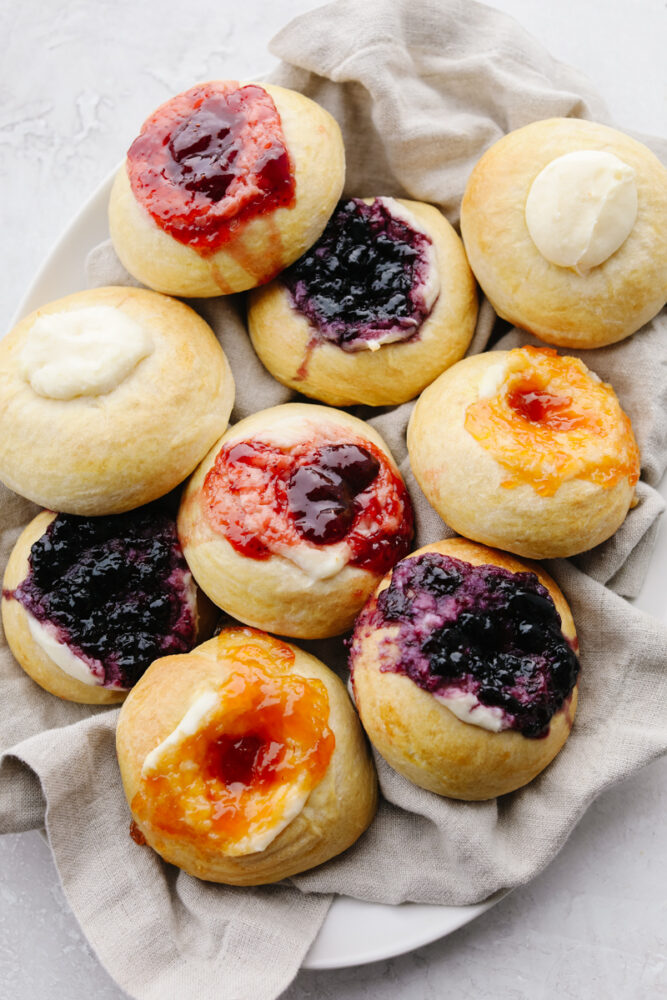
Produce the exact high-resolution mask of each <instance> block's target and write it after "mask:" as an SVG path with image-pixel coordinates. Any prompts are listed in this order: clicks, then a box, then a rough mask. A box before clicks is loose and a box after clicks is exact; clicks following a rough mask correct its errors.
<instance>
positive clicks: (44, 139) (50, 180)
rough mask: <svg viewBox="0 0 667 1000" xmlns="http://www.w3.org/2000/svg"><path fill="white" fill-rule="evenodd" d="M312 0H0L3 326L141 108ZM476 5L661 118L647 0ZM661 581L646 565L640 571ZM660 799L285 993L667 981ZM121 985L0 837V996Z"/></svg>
mask: <svg viewBox="0 0 667 1000" xmlns="http://www.w3.org/2000/svg"><path fill="white" fill-rule="evenodd" d="M317 5H318V4H317V3H315V2H312V0H281V3H280V4H277V3H273V2H271V0H248V2H247V3H245V4H242V3H229V2H227V0H223V2H220V0H219V2H216V3H213V2H211V0H200V3H199V4H198V5H197V6H196V7H194V6H193V5H188V4H185V5H184V4H182V3H177V2H176V0H143V2H141V3H137V2H136V0H132V2H130V0H114V2H109V0H95V2H89V3H85V2H84V0H59V2H57V0H23V2H22V3H20V4H19V3H18V2H14V3H6V4H3V5H2V6H1V7H0V30H1V31H2V38H3V41H4V45H3V62H2V68H1V69H0V81H1V83H0V176H1V178H2V185H3V191H4V197H3V199H2V203H1V204H0V221H1V223H2V233H3V239H4V254H3V264H4V266H3V268H2V271H1V272H0V287H1V288H2V292H3V295H2V297H1V298H0V310H1V312H2V316H1V318H2V324H3V327H6V326H7V324H8V322H9V319H10V316H11V314H12V313H13V311H14V309H15V307H16V305H17V304H18V301H19V299H20V297H21V296H22V294H23V292H24V291H25V289H26V288H27V286H28V284H29V282H30V280H31V277H32V275H33V273H34V271H35V270H36V269H37V267H38V266H39V264H40V262H41V260H42V259H43V257H44V255H45V254H46V252H47V251H48V249H49V248H50V246H51V245H52V243H53V242H54V241H55V239H56V238H57V236H58V235H59V233H60V232H61V231H62V229H63V228H64V226H65V225H66V223H67V222H68V220H69V219H70V218H71V217H72V216H73V215H74V214H75V212H76V211H77V210H78V208H79V207H80V205H81V203H82V201H83V200H84V199H85V198H86V197H87V196H88V194H90V193H91V192H92V191H93V190H94V188H95V187H96V186H97V184H98V183H99V181H100V180H101V179H102V178H103V177H104V176H105V175H106V174H107V173H108V172H109V171H110V170H111V169H112V167H113V166H114V164H116V163H117V162H118V161H119V160H120V159H121V157H122V155H123V152H124V150H125V149H126V148H127V146H128V144H129V142H130V141H131V140H132V139H133V138H134V135H135V134H136V129H137V126H138V125H139V124H140V123H141V121H143V119H144V117H145V116H146V114H147V113H148V112H150V111H151V110H152V109H153V108H154V107H155V106H156V105H157V104H158V103H160V102H161V101H162V100H165V99H166V98H167V97H169V96H170V95H171V94H172V93H175V92H177V91H178V90H181V89H183V88H185V87H186V86H188V85H190V84H191V83H193V82H195V81H197V80H201V79H205V78H212V77H216V76H218V77H240V78H244V77H248V76H252V75H254V74H257V73H259V72H261V71H263V70H265V69H267V68H269V67H270V66H271V64H272V59H271V57H270V56H268V54H267V52H266V44H267V42H268V40H269V39H270V37H271V36H272V35H273V34H274V33H275V31H276V30H277V29H278V28H279V27H281V26H282V25H283V24H284V23H286V22H287V21H288V20H289V19H290V18H291V17H292V16H294V15H296V14H298V13H300V12H302V11H305V10H308V9H310V8H313V7H316V6H317ZM494 5H495V6H497V7H498V8H500V9H502V10H506V11H508V12H510V13H512V14H514V15H515V16H516V17H517V18H518V19H519V20H520V21H522V23H523V24H524V26H525V27H526V28H528V29H529V30H530V31H532V33H533V34H534V35H536V36H537V37H538V38H539V39H540V40H541V41H543V42H544V44H546V45H547V46H548V47H549V49H550V50H551V52H552V53H553V55H555V56H557V57H558V58H561V59H563V60H565V61H567V62H569V63H571V64H572V65H574V66H576V67H577V68H579V69H580V70H582V71H584V72H585V73H586V74H587V75H588V76H589V77H590V78H591V79H592V80H593V81H594V83H595V84H596V85H597V86H598V88H599V90H600V91H601V93H602V94H603V95H604V97H605V98H606V100H607V102H608V105H609V107H610V110H611V113H612V116H613V118H614V120H615V122H616V123H617V124H618V125H620V126H621V127H625V128H627V129H631V130H637V131H645V132H659V131H663V132H664V127H665V122H666V121H667V69H666V68H665V60H664V41H665V34H666V28H667V15H666V11H665V5H664V2H663V0H634V2H632V3H631V2H629V0H625V2H624V3H619V4H615V5H612V4H609V3H608V2H607V0H562V2H561V3H558V4H542V3H539V2H538V0H497V2H496V3H495V4H494ZM660 577H661V575H660V574H657V573H656V574H654V579H655V580H656V584H657V582H658V580H660ZM663 580H664V576H662V580H661V582H662V581H663ZM661 606H662V605H661ZM666 812H667V761H664V760H663V761H661V762H659V763H657V764H654V765H652V766H651V767H649V768H646V769H645V770H644V771H643V772H642V773H641V774H639V775H637V776H636V777H635V778H633V779H632V780H631V781H628V782H626V783H625V784H623V785H621V786H618V787H616V788H613V789H611V790H610V791H608V792H607V793H606V794H605V795H603V796H602V797H601V798H600V799H599V800H598V801H597V802H596V803H595V804H594V805H593V807H592V808H591V809H590V810H589V812H588V813H587V814H586V816H585V817H584V819H583V820H582V822H581V823H580V825H579V826H578V827H577V829H576V830H575V832H574V833H573V835H572V837H571V838H570V841H569V842H568V844H567V845H566V847H565V849H564V850H563V851H562V852H561V854H560V855H559V857H558V858H556V859H555V861H554V862H553V863H552V865H551V866H550V867H549V869H548V870H547V871H546V872H545V873H543V874H542V875H541V876H540V877H539V878H537V879H536V880H535V881H534V882H533V883H531V885H529V886H527V887H525V888H523V889H520V890H517V891H516V892H514V893H513V894H512V895H510V896H509V897H507V898H506V899H505V900H503V901H502V902H501V903H500V904H499V905H498V906H496V907H495V908H494V909H493V910H491V911H490V912H488V913H486V914H485V915H484V916H483V917H481V918H479V919H478V920H477V921H475V922H474V923H472V924H470V925H469V926H467V927H465V928H463V929H462V930H460V931H458V932H457V933H455V934H453V935H451V936H450V937H449V938H446V939H445V940H443V941H440V942H436V943H435V944H432V945H429V946H428V947H426V948H422V949H420V950H419V951H416V952H413V953H412V954H410V955H406V956H403V957H401V958H397V959H392V960H390V961H387V962H378V963H375V964H373V965H370V966H366V967H363V968H358V969H348V970H342V971H338V972H302V973H301V974H300V975H299V977H298V978H297V980H296V982H295V983H294V984H293V986H292V987H291V988H290V990H289V991H288V992H287V994H286V995H285V996H286V998H287V1000H306V998H310V997H318V998H322V1000H326V998H328V997H332V998H333V997H335V998H337V1000H371V998H378V997H382V998H383V1000H399V998H400V1000H403V998H405V997H422V998H424V1000H436V998H438V1000H440V998H443V997H449V996H452V997H457V998H468V997H470V998H472V997H474V998H476V1000H487V998H488V1000H491V998H493V1000H519V998H524V997H526V998H528V997H530V998H531V1000H547V998H548V1000H551V998H556V997H558V998H561V997H564V998H577V1000H580V998H588V997H591V998H593V997H595V998H597V997H604V998H605V1000H635V998H636V1000H645V998H654V997H663V996H665V997H667V919H666V917H667V913H666V910H665V903H664V899H665V897H666V895H667V893H666V892H665V890H666V889H667V876H666V875H665V872H666V871H667V836H666V834H665V825H664V817H665V815H666ZM123 996H124V994H123V993H122V992H121V991H120V990H119V989H118V988H117V987H116V986H115V985H114V984H113V982H111V980H110V979H109V977H108V975H107V974H106V973H105V972H104V970H103V969H101V968H100V966H99V964H98V963H97V961H96V959H95V958H94V956H93V955H92V954H91V953H90V950H89V949H88V947H87V945H86V943H85V941H84V940H83V938H82V936H81V933H80V931H79V930H78V928H77V925H76V922H75V920H74V918H73V917H72V915H71V914H70V912H69V910H68V907H67V904H66V902H65V901H64V899H63V896H62V892H61V890H60V887H59V885H58V880H57V876H56V874H55V871H54V868H53V864H52V862H51V859H50V855H49V851H48V848H47V846H46V844H45V843H44V842H43V841H42V839H41V838H40V837H39V836H38V835H37V834H26V835H24V836H20V837H13V836H12V837H5V838H2V839H0V1000H34V998H36V997H39V998H40V1000H84V998H85V1000H89V998H90V997H94V998H95V1000H120V998H122V997H123ZM165 1000H169V998H165Z"/></svg>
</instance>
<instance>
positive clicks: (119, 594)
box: [4, 505, 196, 688]
mask: <svg viewBox="0 0 667 1000" xmlns="http://www.w3.org/2000/svg"><path fill="white" fill-rule="evenodd" d="M29 563H30V572H29V573H28V576H27V577H26V578H25V580H24V581H23V582H22V583H21V584H20V586H19V587H17V588H16V590H14V591H10V592H6V593H4V596H5V597H11V598H15V599H16V600H17V601H20V602H21V604H23V606H24V607H25V608H26V609H27V610H28V611H29V612H30V613H31V614H32V615H33V616H34V617H35V618H36V619H37V620H38V621H39V622H41V623H42V624H50V625H52V626H55V627H56V630H57V638H58V640H59V641H60V642H63V643H66V644H67V645H68V646H69V648H70V650H71V651H72V652H73V653H74V654H75V655H77V656H79V657H81V658H82V659H83V660H85V661H86V663H88V665H89V666H90V669H91V671H92V672H93V673H94V674H95V676H96V677H97V678H98V680H99V682H100V683H101V684H102V685H104V686H106V687H122V688H129V687H132V685H133V684H135V683H136V682H137V681H138V680H139V678H140V677H141V675H142V674H143V673H144V671H145V670H146V668H147V667H148V666H149V665H150V664H151V662H152V661H153V660H155V659H157V657H159V656H166V655H168V654H171V653H184V652H187V651H188V650H189V649H191V648H192V646H193V645H194V643H195V635H196V623H195V620H194V616H193V611H192V609H191V607H190V604H189V602H188V599H187V591H186V586H187V581H188V580H189V578H190V577H189V571H188V568H187V565H186V563H185V559H184V557H183V553H182V551H181V548H180V546H179V543H178V539H177V537H176V525H175V523H174V520H173V518H172V517H170V516H169V515H168V514H166V513H165V512H164V511H163V510H161V509H159V508H157V507H156V506H155V505H152V506H150V507H143V508H140V509H139V510H135V511H131V512H130V513H127V514H118V515H114V516H111V517H97V518H87V517H75V516H74V515H71V514H58V516H57V517H56V518H55V520H54V521H52V522H51V524H50V525H49V527H48V528H47V529H46V531H45V533H44V534H43V535H42V537H41V538H39V539H38V540H37V541H36V542H35V543H34V545H33V546H32V549H31V553H30V559H29Z"/></svg>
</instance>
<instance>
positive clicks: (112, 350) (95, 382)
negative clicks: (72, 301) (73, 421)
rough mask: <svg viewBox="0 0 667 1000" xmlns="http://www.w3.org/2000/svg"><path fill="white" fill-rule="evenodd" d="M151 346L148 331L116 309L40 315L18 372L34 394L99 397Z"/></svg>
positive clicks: (66, 397) (110, 388) (120, 380)
mask: <svg viewBox="0 0 667 1000" xmlns="http://www.w3.org/2000/svg"><path fill="white" fill-rule="evenodd" d="M153 349H154V345H153V338H152V337H151V334H150V333H149V331H148V330H146V329H145V328H144V327H143V326H141V324H139V323H137V322H136V321H135V320H133V319H131V318H130V317H129V316H126V315H125V314H124V313H122V312H121V311H120V310H119V309H114V308H112V307H111V306H91V307H89V308H86V309H73V310H70V311H67V312H57V313H45V314H43V315H41V316H38V317H37V319H36V320H35V322H34V323H33V325H32V326H31V327H30V329H29V331H28V333H27V336H26V341H25V344H24V346H23V349H22V351H21V354H20V356H19V371H20V374H21V376H22V377H23V378H24V379H25V380H26V381H27V382H28V383H29V384H30V386H31V388H32V389H33V390H34V392H36V393H37V394H38V395H39V396H45V397H47V398H48V399H74V398H75V397H77V396H100V395H104V394H105V393H108V392H110V391H111V390H112V389H115V388H116V387H117V386H119V385H120V384H121V383H122V382H123V381H124V380H125V379H126V378H127V377H128V375H130V373H131V372H132V371H134V369H135V368H136V366H137V365H138V363H139V362H140V361H141V360H142V359H143V358H145V357H147V356H148V355H149V354H151V352H152V351H153Z"/></svg>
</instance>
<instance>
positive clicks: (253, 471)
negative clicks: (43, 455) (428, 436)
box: [178, 403, 413, 639]
mask: <svg viewBox="0 0 667 1000" xmlns="http://www.w3.org/2000/svg"><path fill="white" fill-rule="evenodd" d="M412 532H413V515H412V507H411V504H410V499H409V497H408V493H407V490H406V488H405V485H404V483H403V480H402V479H401V476H400V473H399V471H398V469H397V467H396V464H395V462H394V460H393V458H392V456H391V454H390V452H389V450H388V448H387V446H386V444H385V443H384V441H383V440H382V438H381V437H380V435H379V434H378V433H377V432H376V431H374V430H373V428H372V427H370V425H368V424H366V423H365V422H364V421H362V420H359V419H357V418H356V417H352V416H350V415H349V414H347V413H344V412H342V411H339V410H334V409H331V408H329V407H323V406H315V405H310V404H303V403H288V404H286V405H284V406H277V407H273V408H272V409H269V410H262V411H260V412H259V413H255V414H253V415H252V416H250V417H247V418H246V419H245V420H242V421H240V422H239V423H238V424H236V425H235V426H234V427H233V428H231V429H230V430H229V431H228V433H227V434H225V435H224V437H223V438H222V439H221V440H220V441H219V442H218V443H217V444H216V445H215V446H214V447H213V449H212V450H211V452H210V453H209V455H208V456H207V457H206V458H205V459H204V461H203V462H202V463H201V465H200V467H199V468H198V469H197V471H196V472H195V473H194V475H193V476H192V478H191V479H190V481H189V483H188V485H187V487H186V489H185V492H184V495H183V499H182V501H181V508H180V511H179V516H178V533H179V538H180V540H181V544H182V546H183V551H184V553H185V558H186V559H187V561H188V564H189V566H190V568H191V570H192V573H193V575H194V577H195V579H196V580H197V583H198V584H199V586H200V587H201V588H202V589H203V590H204V592H205V593H206V594H207V595H208V596H209V597H210V599H211V600H212V601H213V602H214V603H215V604H217V605H218V606H219V607H220V608H222V609H223V610H225V611H226V612H228V613H229V614H230V615H233V616H234V618H237V619H239V620H240V621H242V622H244V623H246V624H248V625H254V626H256V627H257V628H262V629H266V630H267V631H271V632H276V633H278V634H279V635H288V636H294V637H301V638H308V639H317V638H325V637H326V636H332V635H338V634H339V633H341V632H344V631H345V630H346V629H348V628H350V627H351V625H352V622H353V621H354V617H355V615H356V614H357V612H358V611H359V609H360V608H361V607H362V605H363V603H364V601H365V600H366V598H367V597H368V595H369V594H370V593H371V591H372V590H373V588H374V587H375V586H376V584H377V583H378V581H379V580H380V579H381V578H382V576H384V574H385V573H386V572H387V570H388V569H389V568H390V567H391V566H393V564H394V563H395V562H396V561H397V560H398V559H401V558H402V557H403V556H404V555H406V554H407V553H408V552H409V550H410V542H411V539H412Z"/></svg>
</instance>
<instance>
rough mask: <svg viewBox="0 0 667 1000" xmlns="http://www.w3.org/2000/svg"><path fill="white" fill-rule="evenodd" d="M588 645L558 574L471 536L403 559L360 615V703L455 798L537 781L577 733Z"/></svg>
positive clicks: (412, 766)
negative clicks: (581, 640) (582, 651)
mask: <svg viewBox="0 0 667 1000" xmlns="http://www.w3.org/2000/svg"><path fill="white" fill-rule="evenodd" d="M577 652H578V643H577V638H576V632H575V627H574V623H573V621H572V615H571V614H570V610H569V608H568V605H567V602H566V600H565V598H564V597H563V594H562V593H561V591H560V590H559V589H558V587H557V586H556V584H555V583H554V581H553V580H552V579H551V578H550V577H549V576H547V574H546V573H545V572H544V571H543V570H542V569H541V568H540V567H539V566H537V565H536V564H529V563H525V562H520V561H519V560H518V559H514V558H513V557H512V556H509V555H507V554H506V553H504V552H499V551H497V550H494V549H488V548H485V547H484V546H481V545H477V544H475V543H473V542H469V541H467V540H466V539H463V538H454V539H449V540H447V541H442V542H436V543H435V544H434V545H427V546H425V547H424V548H422V549H419V550H418V551H417V552H414V553H412V555H410V556H408V557H407V558H406V559H404V560H403V561H402V562H400V563H398V564H397V565H396V566H395V567H394V569H393V571H392V572H391V573H390V574H388V575H387V576H386V577H385V579H384V580H383V581H382V583H381V584H380V586H379V587H378V589H377V591H376V592H375V594H374V595H373V596H372V597H371V599H370V600H369V601H368V603H367V604H366V606H365V607H364V609H363V611H362V612H361V614H360V615H359V618H358V619H357V622H356V625H355V629H354V633H353V637H352V642H351V652H350V669H351V673H352V685H353V690H354V697H355V701H356V705H357V709H358V711H359V714H360V716H361V721H362V724H363V726H364V728H365V730H366V732H367V733H368V736H369V738H370V740H371V742H372V743H373V745H374V746H375V747H376V749H377V750H378V751H379V753H380V754H381V755H382V756H383V757H384V758H385V760H387V762H388V763H389V764H390V765H391V766H392V767H393V768H394V769H395V770H396V771H398V772H399V773H400V774H402V775H403V776H404V777H406V778H408V779H409V780H410V781H412V782H414V783H415V784H417V785H419V786H420V787H422V788H426V789H428V790H429V791H432V792H436V793H437V794H438V795H444V796H447V797H449V798H454V799H465V800H469V801H478V800H483V799H491V798H495V797H496V796H498V795H505V794H506V793H507V792H512V791H514V790H515V789H517V788H520V787H522V786H523V785H525V784H527V783H528V782H529V781H532V779H533V778H534V777H536V775H538V774H539V773H540V772H541V771H542V770H543V769H544V768H545V767H546V766H547V765H548V764H549V763H550V762H551V761H552V760H553V758H554V757H555V756H556V754H557V753H558V752H559V750H560V749H561V748H562V746H563V744H564V743H565V741H566V740H567V737H568V736H569V733H570V730H571V728H572V722H573V719H574V714H575V711H576V706H577V695H578V676H579V662H578V659H577Z"/></svg>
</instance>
